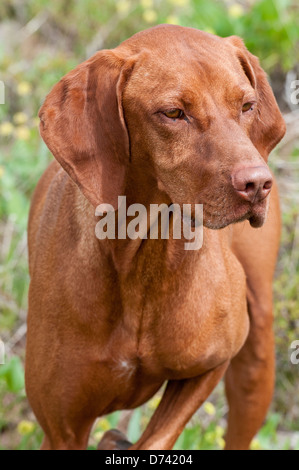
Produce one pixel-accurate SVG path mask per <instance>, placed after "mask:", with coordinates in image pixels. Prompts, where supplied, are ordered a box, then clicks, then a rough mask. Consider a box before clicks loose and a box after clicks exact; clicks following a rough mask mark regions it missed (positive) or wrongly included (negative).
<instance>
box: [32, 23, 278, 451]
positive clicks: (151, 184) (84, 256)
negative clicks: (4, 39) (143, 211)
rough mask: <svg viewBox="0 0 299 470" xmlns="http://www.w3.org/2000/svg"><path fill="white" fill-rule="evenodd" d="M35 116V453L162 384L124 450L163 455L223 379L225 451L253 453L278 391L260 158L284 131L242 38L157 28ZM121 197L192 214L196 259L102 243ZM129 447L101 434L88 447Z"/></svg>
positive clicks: (65, 83)
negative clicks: (198, 206) (198, 245)
mask: <svg viewBox="0 0 299 470" xmlns="http://www.w3.org/2000/svg"><path fill="white" fill-rule="evenodd" d="M40 119H41V126H40V130H41V135H42V137H43V139H44V140H45V142H46V143H47V145H48V147H49V148H50V150H51V151H52V153H53V155H54V156H55V158H56V160H57V161H54V162H53V163H52V164H51V165H50V167H49V168H48V169H47V171H46V172H45V174H44V175H43V176H42V178H41V180H40V182H39V184H38V186H37V189H36V191H35V194H34V197H33V201H32V207H31V213H30V220H29V229H28V235H29V264H30V275H31V284H30V292H29V315H28V340H27V356H26V387H27V394H28V398H29V401H30V403H31V405H32V408H33V410H34V413H35V414H36V416H37V419H38V421H39V422H40V424H41V426H42V428H43V430H44V432H45V440H44V443H43V448H44V449H83V448H85V447H86V445H87V441H88V436H89V433H90V429H91V426H92V425H93V423H94V420H95V419H96V418H97V417H98V416H101V415H103V414H106V413H110V412H112V411H114V410H119V409H124V408H135V407H137V406H139V405H141V404H142V403H144V402H146V401H147V400H149V398H150V397H152V396H153V395H154V393H156V392H157V391H158V390H159V388H160V387H161V385H162V384H163V383H164V382H165V381H168V385H167V387H166V390H165V392H164V395H163V398H162V400H161V402H160V404H159V406H158V408H157V410H156V411H155V413H154V415H153V417H152V419H151V421H150V423H149V425H148V426H147V429H146V430H145V432H144V434H143V435H142V436H141V438H140V439H139V441H138V442H137V443H135V444H134V445H132V447H131V448H132V449H170V448H171V447H172V446H173V445H174V443H175V441H176V439H177V438H178V436H179V434H180V433H181V432H182V430H183V428H184V426H185V425H186V423H187V422H188V420H189V419H190V417H191V416H192V415H193V413H194V412H195V411H196V410H197V409H198V408H199V407H200V406H201V404H202V403H203V402H204V401H205V400H206V399H207V397H208V396H209V394H210V393H211V392H212V390H213V389H214V387H215V386H216V384H217V383H218V382H219V381H220V379H221V378H222V377H223V376H224V375H225V380H226V391H227V397H228V402H229V418H228V431H227V436H226V447H227V448H228V449H246V448H248V446H249V444H250V442H251V440H252V438H253V436H254V435H255V433H256V432H257V430H258V429H259V427H260V426H261V424H262V422H263V420H264V418H265V415H266V412H267V409H268V406H269V403H270V401H271V397H272V391H273V381H274V380H273V379H274V347H273V333H272V278H273V273H274V268H275V263H276V258H277V252H278V245H279V236H280V215H279V203H278V195H277V189H276V185H275V182H273V179H272V175H271V173H270V172H269V170H268V167H267V164H266V162H267V158H268V155H269V153H270V151H271V150H272V149H273V148H274V147H275V145H276V144H277V143H278V142H279V141H280V140H281V138H282V137H283V135H284V133H285V124H284V121H283V119H282V116H281V114H280V111H279V109H278V106H277V104H276V101H275V99H274V96H273V93H272V91H271V88H270V86H269V84H268V82H267V79H266V75H265V73H264V72H263V71H262V69H261V67H260V65H259V62H258V59H257V58H256V57H254V56H252V55H251V54H250V53H249V52H248V51H247V49H246V48H245V46H244V44H243V42H242V40H241V39H239V38H237V37H230V38H226V39H222V38H219V37H216V36H213V35H210V34H207V33H203V32H201V31H198V30H196V29H191V28H183V27H179V26H170V25H161V26H158V27H155V28H152V29H149V30H147V31H144V32H141V33H138V34H136V35H135V36H133V37H132V38H130V39H128V40H127V41H125V42H123V43H122V44H121V45H120V46H119V47H117V48H116V49H114V50H103V51H100V52H98V53H96V54H95V55H94V56H93V57H91V58H90V59H89V60H87V61H86V62H84V63H83V64H81V65H79V66H78V67H77V68H76V69H75V70H74V71H72V72H70V73H68V74H67V75H66V76H65V77H64V78H62V80H61V81H60V82H59V83H58V84H57V85H55V86H54V88H53V89H52V91H51V92H50V94H49V95H48V96H47V98H46V100H45V103H44V105H43V106H42V108H41V111H40ZM273 183H274V184H273ZM272 185H273V187H272ZM271 187H272V192H271V203H270V208H269V211H268V207H269V200H270V196H269V192H270V190H271ZM120 195H125V196H126V198H127V204H128V205H129V204H133V203H141V204H143V205H145V207H147V208H148V207H149V205H150V204H153V203H156V204H160V203H166V204H168V205H169V204H171V203H177V204H180V205H182V204H184V203H189V204H195V203H202V204H203V206H204V244H203V247H202V249H201V250H199V251H186V250H184V249H183V248H182V243H181V241H180V240H174V239H171V238H170V239H169V240H162V239H158V240H150V239H148V240H145V239H144V240H140V239H137V240H129V239H127V240H108V239H106V240H101V241H100V240H98V239H97V238H96V236H95V225H96V222H97V220H98V219H97V218H96V217H95V207H96V206H97V205H98V204H101V203H108V204H112V205H113V206H114V207H116V205H117V197H118V196H120ZM267 211H268V217H267V220H266V213H267ZM265 220H266V222H265ZM236 222H239V223H238V224H235V223H236ZM128 445H129V443H126V441H124V437H122V436H121V435H120V434H119V433H118V432H116V431H110V432H109V433H108V434H107V435H106V436H105V437H104V439H103V441H102V443H101V444H100V446H99V447H100V448H105V447H106V448H110V449H113V448H115V449H116V448H122V447H127V446H128Z"/></svg>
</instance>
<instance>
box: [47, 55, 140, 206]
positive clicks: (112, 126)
mask: <svg viewBox="0 0 299 470" xmlns="http://www.w3.org/2000/svg"><path fill="white" fill-rule="evenodd" d="M132 67H133V61H132V60H130V61H125V60H124V59H123V58H121V57H119V56H117V54H116V53H115V52H114V51H112V50H103V51H100V52H98V53H97V54H95V55H94V56H93V57H91V58H90V59H89V60H87V61H86V62H83V63H82V64H81V65H79V66H78V67H77V68H76V69H75V70H73V71H71V72H70V73H68V74H67V75H66V76H65V77H63V78H62V79H61V80H60V82H59V83H57V84H56V85H55V86H54V88H53V89H52V91H51V92H50V93H49V95H48V96H47V98H46V100H45V103H44V104H43V106H42V108H41V110H40V112H39V117H40V120H41V123H40V132H41V136H42V138H43V139H44V141H45V142H46V144H47V146H48V147H49V149H50V150H51V152H52V153H53V155H54V156H55V158H56V159H57V160H58V162H59V163H60V164H61V166H62V167H63V168H64V169H65V170H66V172H67V173H68V174H69V175H70V177H71V178H72V179H73V181H75V183H76V184H77V185H78V186H79V188H80V189H81V191H82V192H83V194H84V195H85V197H86V198H87V199H88V200H89V201H90V202H91V204H92V205H93V206H94V207H96V206H97V205H99V204H101V203H108V204H112V205H113V206H114V207H116V206H117V196H119V195H122V194H124V186H125V175H126V167H127V165H128V163H129V137H128V133H127V129H126V124H125V120H124V114H123V109H122V91H123V88H124V85H125V83H126V80H127V78H128V75H129V73H130V70H131V69H132Z"/></svg>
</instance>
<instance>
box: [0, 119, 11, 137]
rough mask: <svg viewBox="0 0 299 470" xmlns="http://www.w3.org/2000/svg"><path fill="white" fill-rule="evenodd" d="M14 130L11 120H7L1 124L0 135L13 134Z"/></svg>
mask: <svg viewBox="0 0 299 470" xmlns="http://www.w3.org/2000/svg"><path fill="white" fill-rule="evenodd" d="M13 131H14V126H13V125H12V123H11V122H8V121H5V122H3V123H2V124H0V135H3V136H4V137H8V136H10V135H12V133H13Z"/></svg>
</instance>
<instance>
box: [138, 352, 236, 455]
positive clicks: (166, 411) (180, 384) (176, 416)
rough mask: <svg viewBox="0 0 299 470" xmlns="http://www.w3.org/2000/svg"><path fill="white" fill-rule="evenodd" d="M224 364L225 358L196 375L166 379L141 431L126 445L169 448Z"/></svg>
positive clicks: (211, 389)
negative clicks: (143, 430) (152, 413)
mask: <svg viewBox="0 0 299 470" xmlns="http://www.w3.org/2000/svg"><path fill="white" fill-rule="evenodd" d="M228 364H229V361H227V362H225V363H224V364H221V365H220V366H218V367H216V368H215V369H213V370H210V371H208V372H206V373H205V374H203V375H201V376H199V377H195V378H192V379H185V380H171V381H169V382H168V385H167V387H166V390H165V392H164V395H163V397H162V400H161V402H160V404H159V406H158V408H157V410H156V411H155V413H154V415H153V416H152V418H151V420H150V422H149V424H148V426H147V428H146V430H145V432H144V433H143V435H142V436H141V438H140V439H139V441H138V442H137V443H136V444H134V445H133V446H132V447H130V449H134V450H168V449H172V447H173V446H174V444H175V442H176V440H177V438H178V437H179V435H180V434H181V432H182V431H183V429H184V427H185V426H186V424H187V423H188V421H189V419H190V418H191V417H192V415H193V414H194V413H195V411H196V410H197V409H198V408H199V407H200V406H201V405H202V403H203V402H204V401H205V400H206V399H207V397H208V396H209V395H210V393H211V392H212V391H213V389H214V388H215V386H216V385H217V384H218V382H219V381H220V380H221V378H222V377H223V375H224V373H225V371H226V369H227V367H228Z"/></svg>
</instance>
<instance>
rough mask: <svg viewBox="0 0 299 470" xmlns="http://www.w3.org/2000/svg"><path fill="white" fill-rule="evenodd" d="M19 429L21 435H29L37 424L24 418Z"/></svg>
mask: <svg viewBox="0 0 299 470" xmlns="http://www.w3.org/2000/svg"><path fill="white" fill-rule="evenodd" d="M17 429H18V433H19V434H21V436H27V435H28V434H31V433H32V432H33V431H34V429H35V424H34V423H33V422H32V421H27V420H23V421H20V422H19V424H18V427H17Z"/></svg>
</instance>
